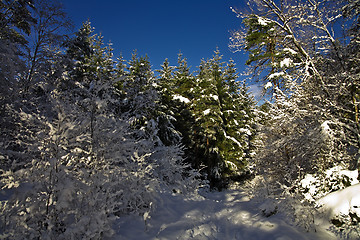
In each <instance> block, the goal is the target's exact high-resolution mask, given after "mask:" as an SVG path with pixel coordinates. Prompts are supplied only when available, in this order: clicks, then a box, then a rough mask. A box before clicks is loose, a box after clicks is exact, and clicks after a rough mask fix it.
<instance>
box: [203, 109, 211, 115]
mask: <svg viewBox="0 0 360 240" xmlns="http://www.w3.org/2000/svg"><path fill="white" fill-rule="evenodd" d="M210 112H211V110H210V109H206V110H205V111H203V114H204V115H205V116H206V115H208V114H210Z"/></svg>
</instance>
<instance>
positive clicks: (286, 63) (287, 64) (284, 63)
mask: <svg viewBox="0 0 360 240" xmlns="http://www.w3.org/2000/svg"><path fill="white" fill-rule="evenodd" d="M292 64H293V61H292V60H291V59H290V58H285V59H284V60H282V61H281V62H280V67H281V68H283V67H290V66H291V65H292Z"/></svg>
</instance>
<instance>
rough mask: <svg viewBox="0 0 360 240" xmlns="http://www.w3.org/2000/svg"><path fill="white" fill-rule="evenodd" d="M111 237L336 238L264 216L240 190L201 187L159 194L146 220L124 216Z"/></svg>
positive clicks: (281, 219) (163, 239) (257, 239)
mask: <svg viewBox="0 0 360 240" xmlns="http://www.w3.org/2000/svg"><path fill="white" fill-rule="evenodd" d="M115 227H116V229H117V233H116V234H115V235H114V236H113V238H112V239H119V240H122V239H124V240H125V239H138V240H145V239H159V240H165V239H244V240H252V239H254V240H255V239H256V240H262V239H266V240H269V239H270V240H271V239H278V240H285V239H289V240H290V239H298V240H301V239H336V238H335V237H334V236H333V235H332V234H330V233H328V232H325V231H322V229H320V228H319V229H317V230H318V231H317V232H316V233H314V232H312V233H309V232H306V231H305V230H302V229H301V228H298V227H296V226H294V225H292V224H291V221H286V219H284V218H283V216H282V215H278V214H276V215H273V216H271V217H268V218H267V217H265V216H263V214H261V208H260V207H259V206H258V204H257V203H255V201H253V200H250V199H249V198H248V197H247V195H246V194H245V193H244V192H243V191H241V190H226V191H223V192H207V191H203V192H202V193H201V194H199V195H194V196H192V197H188V198H186V197H184V196H182V195H174V194H173V195H170V194H162V195H161V196H160V197H159V203H158V204H157V206H156V208H155V211H154V212H153V214H152V216H151V218H149V219H148V220H147V221H146V223H145V222H144V221H143V218H142V217H141V216H139V217H136V216H127V217H123V218H120V219H119V221H118V222H117V223H116V226H115Z"/></svg>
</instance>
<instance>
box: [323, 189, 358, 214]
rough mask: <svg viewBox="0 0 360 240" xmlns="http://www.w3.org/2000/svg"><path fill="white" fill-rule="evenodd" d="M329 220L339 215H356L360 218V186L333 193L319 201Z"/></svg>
mask: <svg viewBox="0 0 360 240" xmlns="http://www.w3.org/2000/svg"><path fill="white" fill-rule="evenodd" d="M317 204H318V205H320V206H321V208H322V209H323V210H324V211H325V212H326V213H327V215H328V217H329V219H330V218H333V217H335V216H339V215H349V213H356V214H357V216H360V184H356V185H353V186H350V187H347V188H345V189H342V190H338V191H336V192H332V193H330V194H328V195H326V196H325V197H323V198H320V199H319V200H318V201H317Z"/></svg>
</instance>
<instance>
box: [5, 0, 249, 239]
mask: <svg viewBox="0 0 360 240" xmlns="http://www.w3.org/2000/svg"><path fill="white" fill-rule="evenodd" d="M0 6H1V15H0V24H1V30H0V51H1V55H0V61H1V64H0V65H1V67H0V68H1V69H0V78H1V80H0V81H1V84H2V86H3V87H2V88H1V96H0V101H1V111H0V115H1V120H0V121H1V124H0V161H1V162H0V174H1V183H0V187H1V196H2V197H1V205H0V211H1V217H0V234H1V236H2V237H3V238H12V239H23V238H27V239H38V238H41V239H42V238H49V239H73V238H86V239H100V238H103V237H106V236H110V235H111V234H112V233H113V230H112V221H113V220H114V219H116V218H118V217H122V216H123V215H125V214H130V213H134V214H139V215H142V216H143V217H144V220H145V221H146V220H147V218H148V217H149V213H150V211H152V209H153V208H155V207H156V201H155V200H156V198H157V197H156V195H157V194H158V193H159V192H166V191H168V192H172V193H178V194H180V193H184V194H185V193H189V192H192V191H194V190H195V189H196V188H198V186H199V182H200V181H201V180H204V179H207V180H209V181H210V182H211V185H212V186H213V187H222V185H223V184H219V183H222V182H223V180H224V179H227V178H229V177H230V176H240V175H242V174H244V173H245V172H246V169H247V165H248V161H249V159H250V156H252V150H253V149H252V144H251V141H252V138H253V136H254V130H253V125H254V120H253V107H254V102H253V100H252V99H251V98H250V96H249V95H248V93H247V88H246V87H245V84H243V83H241V84H240V83H239V82H237V78H238V76H237V74H236V69H235V64H234V62H233V61H230V62H229V63H227V64H226V65H225V63H223V62H222V61H221V55H220V53H219V52H218V51H216V52H215V55H214V57H213V58H212V59H210V60H206V61H205V60H203V61H202V63H201V65H200V67H199V72H198V73H196V74H193V73H191V72H190V70H189V68H188V66H187V62H186V59H185V58H184V57H183V56H182V54H179V59H178V65H177V66H174V67H173V66H170V64H169V62H168V61H167V60H166V61H165V62H164V64H163V65H162V68H161V69H160V70H159V71H158V72H159V74H158V75H155V74H154V72H153V71H152V70H151V67H150V66H151V64H150V61H149V59H148V57H146V56H145V57H143V56H138V55H137V53H136V52H134V54H133V56H132V58H131V59H130V60H129V61H126V60H124V59H123V58H122V56H120V57H119V58H118V59H116V60H114V58H113V49H112V47H111V45H110V44H108V45H106V44H104V42H103V37H102V36H101V35H99V34H96V33H95V32H94V28H93V27H92V26H91V23H90V22H89V21H87V22H84V23H83V25H82V27H81V28H80V29H79V30H78V31H76V32H75V33H74V34H70V33H69V30H70V27H71V23H70V21H69V20H68V19H67V17H66V14H65V12H64V10H63V8H62V5H61V4H60V3H59V2H57V1H43V0H34V1H2V2H1V4H0ZM199 171H200V172H201V173H202V175H200V174H199Z"/></svg>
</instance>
